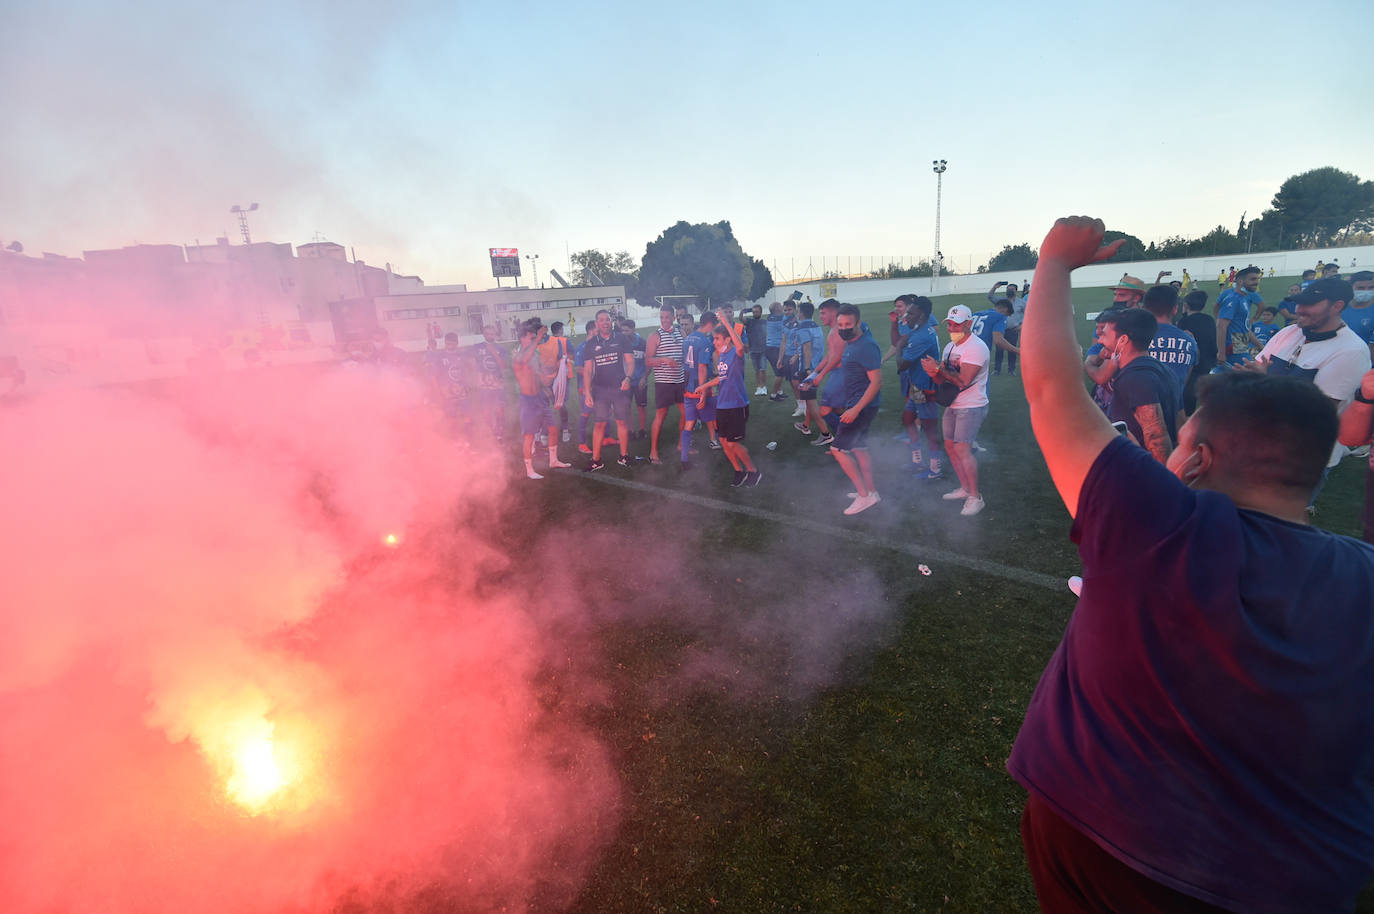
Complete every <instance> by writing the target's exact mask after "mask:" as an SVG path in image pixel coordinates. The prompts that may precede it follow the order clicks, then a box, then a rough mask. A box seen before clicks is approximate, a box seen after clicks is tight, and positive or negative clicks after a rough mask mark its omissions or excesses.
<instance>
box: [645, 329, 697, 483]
mask: <svg viewBox="0 0 1374 914" xmlns="http://www.w3.org/2000/svg"><path fill="white" fill-rule="evenodd" d="M682 340H683V335H682V331H680V330H678V328H677V325H676V324H675V323H674V320H673V306H672V305H664V306H663V307H661V308H659V309H658V329H657V330H655V331H654V332H653V333H651V334H649V341H648V343H647V344H646V347H645V351H644V363H645V364H646V365H647V366H648V367H649V368H651V369H653V372H654V424H653V428H652V429H651V430H650V432H649V462H650V463H662V462H663V461H662V460H660V459H659V456H658V434H659V432H661V431H662V430H663V420H664V419H665V418H667V416H668V410H670V409H672V408H673V406H674V405H676V406H677V426H678V429H679V430H680V429H682V427H683V422H684V416H683V409H682V404H683V402H684V397H683V395H684V394H685V393H686V391H687V387H686V385H685V384H684V381H686V378H687V376H686V374H685V373H684V371H683V366H682Z"/></svg>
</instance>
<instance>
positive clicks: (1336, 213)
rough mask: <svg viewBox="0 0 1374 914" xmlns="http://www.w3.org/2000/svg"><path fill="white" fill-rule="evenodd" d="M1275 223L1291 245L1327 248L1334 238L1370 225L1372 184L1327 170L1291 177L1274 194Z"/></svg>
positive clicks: (1373, 205) (1372, 219)
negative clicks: (1303, 243)
mask: <svg viewBox="0 0 1374 914" xmlns="http://www.w3.org/2000/svg"><path fill="white" fill-rule="evenodd" d="M1272 205H1273V209H1272V210H1270V211H1268V212H1266V213H1265V216H1266V217H1268V216H1269V214H1270V213H1271V212H1272V213H1273V215H1274V221H1275V223H1277V224H1279V225H1282V226H1284V227H1285V229H1286V232H1285V235H1287V236H1288V237H1289V238H1292V239H1293V241H1294V242H1305V243H1307V244H1311V245H1313V246H1315V247H1322V246H1324V245H1328V244H1331V243H1332V242H1333V241H1334V240H1335V239H1336V236H1337V235H1340V234H1346V233H1349V232H1350V231H1351V230H1355V231H1360V230H1363V229H1367V228H1369V227H1370V226H1371V225H1372V224H1374V181H1361V180H1360V178H1359V176H1357V175H1353V174H1351V173H1350V172H1347V171H1341V170H1340V169H1338V168H1332V167H1330V166H1327V167H1325V168H1314V169H1312V170H1311V171H1305V172H1303V173H1302V174H1300V175H1293V176H1292V177H1291V178H1289V179H1288V180H1287V181H1284V182H1283V184H1282V185H1281V186H1280V187H1279V192H1278V193H1276V194H1274V199H1273V201H1272Z"/></svg>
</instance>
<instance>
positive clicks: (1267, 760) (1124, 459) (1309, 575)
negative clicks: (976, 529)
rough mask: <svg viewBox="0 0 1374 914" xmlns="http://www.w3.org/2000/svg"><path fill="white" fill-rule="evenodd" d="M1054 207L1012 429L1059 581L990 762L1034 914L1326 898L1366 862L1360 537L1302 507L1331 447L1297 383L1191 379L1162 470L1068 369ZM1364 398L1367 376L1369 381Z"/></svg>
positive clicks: (1324, 410) (1372, 692)
mask: <svg viewBox="0 0 1374 914" xmlns="http://www.w3.org/2000/svg"><path fill="white" fill-rule="evenodd" d="M1102 235H1103V224H1102V222H1101V221H1100V220H1096V219H1087V218H1085V217H1069V218H1065V219H1060V220H1059V221H1058V222H1057V223H1056V224H1055V226H1054V228H1053V229H1051V231H1050V233H1049V235H1048V236H1047V237H1046V239H1045V241H1044V243H1043V244H1042V245H1041V246H1040V261H1039V264H1038V265H1037V267H1036V275H1035V288H1036V298H1035V300H1034V301H1033V302H1032V303H1031V306H1030V308H1029V309H1028V311H1027V314H1026V321H1025V325H1024V327H1023V329H1022V345H1023V364H1024V367H1023V369H1022V371H1023V375H1024V377H1025V387H1026V397H1027V400H1028V401H1029V405H1030V411H1031V424H1032V426H1033V428H1034V429H1035V437H1036V440H1037V442H1038V443H1039V445H1040V450H1041V452H1042V453H1043V454H1044V457H1045V462H1046V464H1047V465H1048V467H1049V471H1050V476H1051V478H1052V479H1053V480H1054V484H1055V488H1056V489H1057V490H1058V491H1059V494H1060V496H1061V497H1062V498H1063V501H1064V504H1065V506H1066V507H1067V508H1068V511H1069V514H1070V515H1071V516H1072V517H1073V519H1074V520H1073V529H1072V532H1071V534H1070V535H1071V537H1072V539H1073V541H1074V542H1075V543H1076V544H1077V545H1078V549H1079V553H1080V554H1081V556H1082V559H1083V569H1084V570H1083V579H1084V581H1083V592H1082V595H1081V597H1080V599H1079V601H1078V603H1077V606H1076V607H1075V608H1074V611H1073V615H1072V616H1071V617H1070V619H1069V623H1068V626H1067V628H1066V630H1065V632H1064V637H1063V640H1062V642H1061V643H1060V645H1059V647H1058V648H1057V649H1056V650H1055V652H1054V655H1053V656H1052V657H1051V658H1050V660H1049V663H1048V665H1047V666H1046V669H1045V672H1044V674H1043V675H1042V676H1041V679H1040V682H1039V684H1038V685H1037V686H1036V690H1035V694H1034V696H1033V697H1032V699H1031V701H1030V704H1029V705H1028V707H1027V709H1026V716H1025V720H1024V723H1023V724H1022V726H1021V730H1020V733H1019V735H1018V736H1017V738H1016V743H1015V745H1014V747H1013V749H1012V753H1011V757H1010V759H1008V761H1007V769H1008V771H1009V772H1010V773H1011V775H1012V776H1013V777H1014V778H1015V779H1016V780H1017V781H1018V782H1019V783H1021V785H1022V786H1024V787H1025V788H1026V790H1027V793H1028V797H1027V800H1026V807H1025V811H1024V813H1023V816H1022V821H1021V835H1022V843H1023V845H1024V848H1025V854H1026V861H1027V864H1028V866H1029V869H1030V872H1031V876H1032V879H1033V880H1034V883H1035V890H1036V894H1037V896H1038V897H1039V901H1040V906H1041V909H1042V910H1045V911H1082V910H1087V907H1085V903H1084V901H1083V899H1085V898H1091V899H1093V904H1092V906H1091V909H1092V910H1103V911H1106V910H1111V911H1146V910H1148V911H1175V912H1176V911H1222V910H1225V911H1266V912H1275V914H1277V912H1309V911H1349V910H1353V909H1354V904H1355V897H1356V895H1357V893H1358V892H1359V891H1360V889H1361V888H1362V887H1363V886H1364V885H1365V883H1366V882H1367V881H1368V879H1369V876H1370V861H1371V860H1374V801H1372V800H1371V795H1370V790H1369V785H1370V783H1371V781H1374V731H1372V730H1371V728H1370V726H1369V721H1370V720H1371V719H1374V637H1372V636H1371V635H1372V634H1374V628H1372V627H1371V617H1370V612H1369V607H1370V605H1371V603H1372V602H1374V548H1371V547H1370V546H1368V545H1366V544H1363V543H1360V542H1358V541H1355V540H1352V539H1349V538H1348V537H1343V536H1336V535H1334V534H1331V533H1328V532H1326V531H1323V530H1317V529H1314V528H1312V527H1310V526H1309V525H1308V523H1307V516H1306V514H1305V512H1304V510H1303V507H1304V504H1305V503H1306V501H1307V499H1308V495H1309V493H1310V492H1311V491H1312V489H1313V488H1314V487H1315V485H1316V483H1317V481H1318V480H1319V479H1320V477H1321V473H1322V466H1323V464H1324V463H1325V460H1326V455H1327V454H1328V453H1329V452H1330V450H1331V445H1332V442H1333V440H1334V438H1335V428H1336V416H1335V410H1334V409H1333V408H1332V406H1331V404H1330V403H1329V402H1328V401H1327V400H1326V398H1325V397H1323V396H1322V395H1321V394H1320V393H1319V392H1318V391H1317V390H1316V389H1315V388H1314V387H1313V386H1312V385H1310V384H1304V383H1298V382H1295V381H1293V380H1291V379H1288V378H1281V377H1265V376H1261V375H1259V374H1257V373H1248V372H1228V373H1226V374H1223V375H1220V376H1212V377H1209V378H1207V379H1205V380H1204V381H1203V382H1202V383H1201V384H1200V385H1199V399H1200V405H1199V408H1198V411H1197V413H1196V414H1195V415H1194V416H1193V417H1192V418H1191V419H1189V420H1188V422H1187V423H1186V424H1185V425H1184V426H1183V428H1182V429H1180V431H1179V446H1178V448H1177V450H1175V452H1174V454H1173V455H1172V456H1171V457H1170V459H1169V463H1168V465H1167V468H1166V467H1161V466H1160V465H1159V464H1158V463H1157V462H1155V461H1154V460H1152V459H1150V458H1149V457H1148V456H1147V455H1146V454H1144V453H1143V452H1142V451H1140V450H1139V449H1138V448H1135V447H1132V446H1131V445H1130V444H1129V443H1127V442H1126V441H1124V440H1123V439H1122V438H1121V437H1120V436H1118V435H1116V434H1114V433H1113V431H1112V429H1111V426H1110V425H1109V424H1108V422H1107V420H1106V419H1105V418H1104V417H1103V416H1102V415H1101V413H1100V412H1099V411H1098V410H1097V409H1096V408H1095V407H1094V406H1093V405H1092V402H1091V401H1090V400H1089V399H1088V396H1087V394H1086V392H1085V391H1084V389H1083V384H1082V382H1081V379H1080V377H1079V375H1078V372H1077V370H1076V366H1075V364H1074V362H1075V357H1076V354H1077V352H1078V341H1077V339H1076V333H1075V330H1076V328H1075V326H1074V317H1073V307H1072V304H1071V302H1070V298H1069V292H1070V274H1071V271H1072V270H1073V269H1075V268H1076V267H1079V266H1084V265H1088V264H1092V263H1097V262H1101V261H1103V260H1106V259H1107V258H1108V257H1110V256H1111V255H1112V254H1113V253H1115V251H1116V250H1117V248H1118V247H1119V244H1112V245H1108V246H1106V247H1102V246H1101V243H1102ZM1371 393H1374V390H1372V391H1371Z"/></svg>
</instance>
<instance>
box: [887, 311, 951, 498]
mask: <svg viewBox="0 0 1374 914" xmlns="http://www.w3.org/2000/svg"><path fill="white" fill-rule="evenodd" d="M930 309H931V301H930V299H928V298H926V297H925V296H924V295H918V296H916V297H915V298H914V299H913V301H912V302H911V304H910V305H908V306H907V309H906V317H905V323H906V325H907V327H908V330H909V332H908V333H907V335H906V336H905V337H903V340H904V345H903V346H902V352H901V356H900V359H899V360H898V362H897V369H898V370H899V371H901V372H902V373H903V376H904V378H905V380H906V385H905V386H906V403H905V405H904V406H903V407H902V424H903V425H905V426H906V430H907V441H909V442H910V444H911V468H912V470H913V471H914V472H916V473H917V474H919V475H918V476H917V478H918V479H941V478H943V476H944V470H943V469H942V468H941V467H940V407H939V406H938V405H937V404H936V402H935V383H934V381H932V380H931V378H930V375H928V374H926V373H925V371H924V370H923V369H922V368H921V362H922V360H923V359H926V358H932V359H933V358H938V357H939V355H940V343H939V341H938V340H937V339H936V337H935V326H934V324H932V323H931V321H930ZM920 432H924V433H925V436H926V450H925V452H924V453H922V451H921V445H920V439H919V437H918V435H919V433H920Z"/></svg>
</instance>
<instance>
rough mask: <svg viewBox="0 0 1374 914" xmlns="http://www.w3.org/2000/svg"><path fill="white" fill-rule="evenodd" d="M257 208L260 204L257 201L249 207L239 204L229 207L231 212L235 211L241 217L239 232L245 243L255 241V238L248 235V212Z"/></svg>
mask: <svg viewBox="0 0 1374 914" xmlns="http://www.w3.org/2000/svg"><path fill="white" fill-rule="evenodd" d="M257 208H258V205H257V204H256V203H254V204H252V205H251V206H249V207H248V208H247V209H244V208H243V207H241V206H239V205H238V204H235V205H233V206H231V207H229V212H231V213H234V214H235V215H237V216H238V217H239V234H240V235H242V236H243V243H244V244H252V243H253V239H252V238H250V237H248V214H249V213H251V212H253V210H255V209H257Z"/></svg>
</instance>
